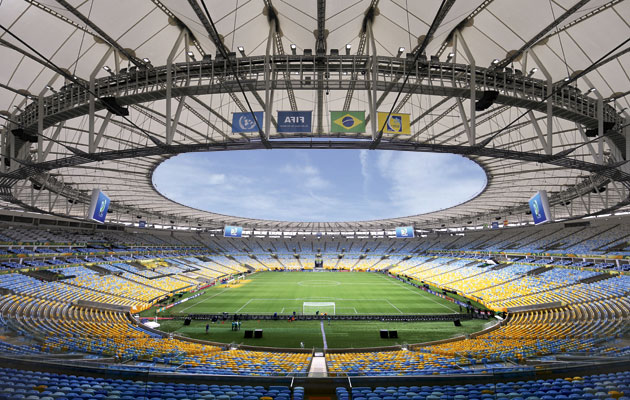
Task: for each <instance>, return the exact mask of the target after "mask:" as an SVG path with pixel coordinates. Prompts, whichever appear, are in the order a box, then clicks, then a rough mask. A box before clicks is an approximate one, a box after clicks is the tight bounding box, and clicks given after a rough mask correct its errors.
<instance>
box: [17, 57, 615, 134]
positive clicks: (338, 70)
mask: <svg viewBox="0 0 630 400" xmlns="http://www.w3.org/2000/svg"><path fill="white" fill-rule="evenodd" d="M372 61H373V57H369V56H357V55H353V56H291V55H284V56H274V57H273V58H272V59H271V63H272V71H273V72H274V73H277V72H279V73H283V74H282V75H283V76H284V75H286V76H287V77H288V79H285V78H284V77H278V78H276V79H274V81H273V83H272V86H273V87H274V88H276V89H285V88H286V87H287V86H288V85H290V86H291V87H292V88H293V89H311V90H312V89H315V88H316V86H317V85H316V84H315V83H316V81H317V77H318V74H319V73H322V72H323V73H324V77H325V83H324V85H325V88H326V89H330V90H345V89H348V88H350V87H351V85H353V84H354V85H355V88H356V89H367V88H369V85H370V79H372V78H371V77H372V73H371V72H369V73H368V71H370V70H371V65H372ZM230 64H231V67H230ZM376 68H377V74H376V77H377V80H376V85H377V88H378V89H379V90H388V89H391V90H398V89H400V87H401V86H402V80H403V78H404V77H405V76H406V75H407V74H408V73H409V74H410V79H409V81H408V83H407V85H406V91H410V92H416V93H426V94H441V95H450V96H452V97H467V96H468V94H467V92H469V90H470V86H471V82H472V76H473V74H472V69H473V67H471V66H470V65H466V64H455V63H443V62H429V61H421V60H420V61H417V62H416V63H413V62H412V61H411V60H408V59H405V58H396V57H377V58H376ZM168 74H169V70H168V68H167V67H166V66H160V67H155V68H151V69H146V68H144V69H140V68H134V67H132V68H130V69H129V70H127V71H124V72H121V73H119V74H118V75H111V76H106V77H103V78H99V79H96V80H95V86H94V95H95V96H96V98H102V97H111V96H114V97H123V98H124V97H129V96H136V98H134V99H133V100H130V101H129V103H130V104H132V103H140V102H143V101H149V100H154V99H158V98H164V97H165V88H166V85H167V83H168ZM170 74H171V82H172V88H173V96H174V97H177V96H181V95H183V94H192V95H194V94H209V93H219V92H226V91H229V90H238V85H237V82H236V79H235V76H238V77H239V79H240V81H241V82H242V83H243V84H244V86H245V87H246V89H250V90H264V85H265V79H264V75H265V57H264V56H256V57H243V58H233V59H230V60H229V61H228V60H225V59H218V60H214V61H196V62H187V63H178V64H173V65H172V67H171V71H170ZM353 76H356V77H358V79H356V80H353ZM475 85H476V90H478V91H483V90H496V91H498V92H499V93H500V95H502V96H503V97H504V98H503V99H502V101H503V102H506V104H508V103H509V104H511V105H515V106H518V105H519V104H523V101H529V102H531V101H533V102H542V101H544V99H545V98H546V97H547V96H548V95H549V93H548V87H547V83H546V82H545V81H543V80H540V79H535V78H531V77H527V76H524V75H522V74H514V73H510V72H505V71H503V70H500V69H489V68H482V67H475ZM88 87H89V84H88V82H85V81H84V82H83V83H82V84H81V85H80V84H77V83H71V84H68V85H66V86H64V87H62V88H61V90H60V91H58V92H57V93H54V94H52V95H50V96H48V97H46V98H44V99H43V110H44V119H46V118H47V117H50V116H54V115H57V114H62V113H65V112H70V111H72V110H74V109H77V108H80V107H85V106H87V105H88V104H89V101H90V97H91V95H90V93H89V91H88V89H87V88H88ZM552 90H553V92H552V93H551V97H550V99H549V100H550V101H551V102H552V103H553V105H554V107H556V108H557V109H559V110H564V111H567V112H569V113H571V114H572V115H564V114H563V115H562V116H563V117H565V118H569V119H577V120H579V121H582V122H591V123H593V122H594V121H596V120H597V101H596V100H595V99H593V98H590V97H588V96H587V95H584V94H581V93H580V92H579V91H578V90H577V89H576V88H574V87H571V86H563V87H554V88H553V89H552ZM499 102H501V100H499ZM603 111H604V112H603V115H604V120H605V121H609V122H615V123H619V122H621V119H620V117H619V116H618V115H617V113H616V112H615V110H614V108H612V107H610V106H608V105H606V104H605V105H604V110H603ZM77 112H78V110H77ZM85 112H86V110H82V111H81V112H79V114H80V113H85ZM72 115H73V116H76V113H73V114H72ZM62 119H65V118H62ZM17 120H18V121H19V122H20V123H21V125H23V126H27V127H29V126H35V125H36V124H37V120H38V106H37V103H36V102H34V103H31V104H30V105H29V106H27V107H26V109H25V111H24V112H23V113H21V114H20V115H19V116H18V118H17Z"/></svg>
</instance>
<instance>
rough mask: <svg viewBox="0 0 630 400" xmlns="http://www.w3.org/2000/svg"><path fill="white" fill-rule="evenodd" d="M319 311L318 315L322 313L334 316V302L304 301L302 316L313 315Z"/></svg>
mask: <svg viewBox="0 0 630 400" xmlns="http://www.w3.org/2000/svg"><path fill="white" fill-rule="evenodd" d="M317 311H319V315H322V314H324V313H326V314H328V315H335V311H336V309H335V302H334V301H305V302H303V303H302V315H315V313H316V312H317Z"/></svg>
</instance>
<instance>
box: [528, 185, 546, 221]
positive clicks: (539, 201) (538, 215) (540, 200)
mask: <svg viewBox="0 0 630 400" xmlns="http://www.w3.org/2000/svg"><path fill="white" fill-rule="evenodd" d="M529 209H530V210H531V211H532V217H533V218H534V224H536V225H538V224H542V223H545V222H549V221H551V209H550V208H549V199H548V198H547V192H546V191H544V190H540V191H538V193H536V194H535V195H533V196H532V198H531V199H529Z"/></svg>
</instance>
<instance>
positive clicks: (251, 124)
mask: <svg viewBox="0 0 630 400" xmlns="http://www.w3.org/2000/svg"><path fill="white" fill-rule="evenodd" d="M263 114H264V113H263V112H262V111H256V112H254V115H252V113H250V112H241V113H234V114H232V133H250V132H258V127H259V126H260V128H261V129H262V126H263V123H264V122H263V121H264V117H263ZM254 118H256V119H254ZM256 121H258V125H256Z"/></svg>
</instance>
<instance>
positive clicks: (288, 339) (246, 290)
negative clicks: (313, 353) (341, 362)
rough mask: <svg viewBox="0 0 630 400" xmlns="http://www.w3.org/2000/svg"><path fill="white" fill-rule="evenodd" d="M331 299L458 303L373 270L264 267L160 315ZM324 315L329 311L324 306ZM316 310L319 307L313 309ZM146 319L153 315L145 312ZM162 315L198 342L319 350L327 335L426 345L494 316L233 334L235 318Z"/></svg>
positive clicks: (333, 339)
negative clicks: (389, 335) (385, 333)
mask: <svg viewBox="0 0 630 400" xmlns="http://www.w3.org/2000/svg"><path fill="white" fill-rule="evenodd" d="M305 301H306V302H309V301H310V302H334V303H335V306H336V314H349V315H354V314H375V315H385V314H388V315H396V314H451V313H459V306H457V305H456V304H454V303H451V302H449V301H446V300H444V299H441V298H439V297H436V296H433V295H431V294H428V293H426V292H424V291H422V290H419V289H417V288H414V287H412V286H410V285H407V284H405V283H402V282H400V281H398V280H396V279H394V278H390V277H387V276H385V275H382V274H376V273H370V272H261V273H256V274H253V275H251V276H249V277H248V279H247V280H246V281H245V282H243V283H241V284H238V285H236V286H235V285H230V286H229V287H227V286H225V285H219V286H216V287H212V288H209V289H208V290H206V291H205V292H204V294H203V295H202V296H199V297H197V298H194V299H192V300H189V301H187V302H185V303H182V304H180V305H178V306H175V307H173V308H170V309H168V310H166V312H163V313H160V316H161V317H167V316H185V315H188V314H209V313H221V312H228V313H231V314H232V313H242V314H273V313H275V312H277V313H278V314H291V313H292V312H293V311H295V312H296V313H298V314H300V313H301V312H302V304H303V303H304V302H305ZM319 311H320V312H322V313H323V312H328V313H331V311H332V310H331V309H330V308H326V307H322V309H320V310H319ZM313 313H314V311H313ZM142 316H145V317H152V316H155V310H154V309H151V310H147V311H145V312H143V313H142ZM208 322H209V321H192V324H191V325H190V326H184V325H183V321H182V320H162V321H160V323H161V326H160V328H159V329H160V330H163V331H166V332H176V333H177V334H180V335H184V336H189V337H192V338H196V339H204V340H210V341H215V342H221V343H238V344H248V345H256V346H272V347H299V346H300V342H304V345H305V347H308V348H311V347H315V348H322V347H323V346H324V335H325V337H326V342H327V346H328V348H351V347H354V348H357V347H372V346H390V345H396V344H404V343H421V342H428V341H433V340H439V339H446V338H450V337H454V336H458V335H463V334H469V333H472V332H477V331H479V330H481V329H483V328H485V327H487V326H488V325H489V324H491V323H493V322H492V321H490V322H489V321H484V320H465V321H462V324H463V326H462V327H455V326H454V325H453V323H452V322H441V321H437V322H383V321H331V322H330V323H329V322H326V321H324V322H323V324H322V322H320V321H296V322H288V321H286V320H280V321H267V320H262V321H258V320H248V321H243V322H242V326H241V331H238V332H233V331H232V330H231V322H230V321H226V323H225V324H222V323H220V322H218V323H215V324H212V323H210V331H209V332H208V333H206V332H205V326H206V324H207V323H208ZM246 329H263V331H264V335H263V338H262V339H244V337H243V333H244V332H243V331H244V330H246ZM381 329H390V330H393V329H395V330H398V335H399V338H398V339H381V338H380V336H379V330H381Z"/></svg>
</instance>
